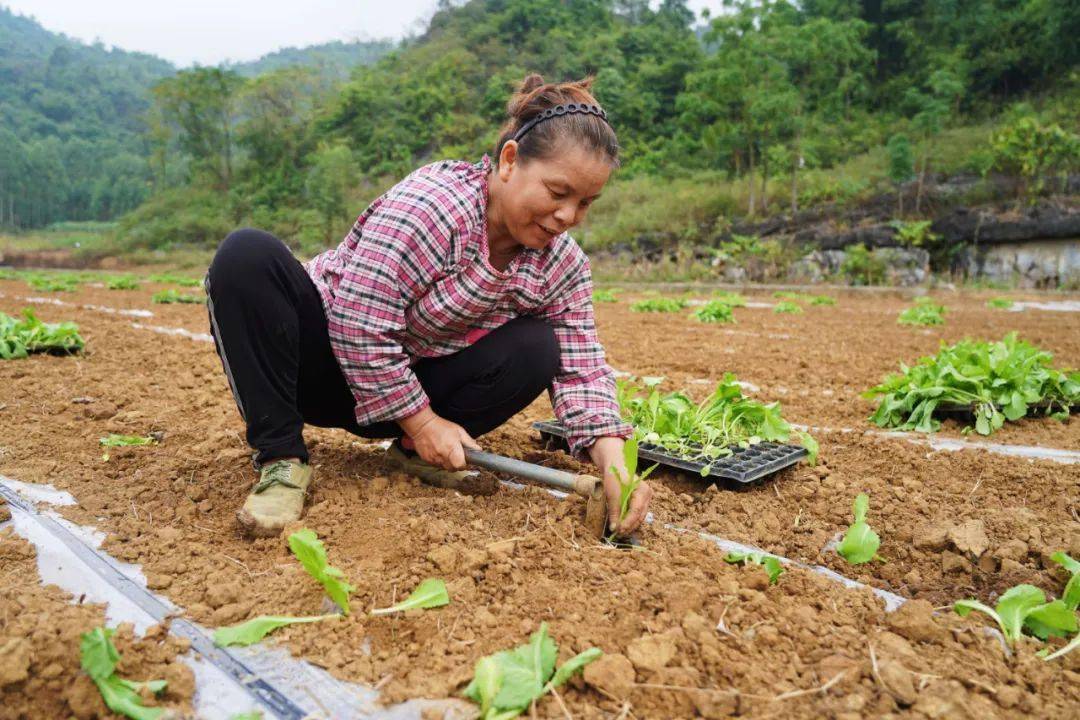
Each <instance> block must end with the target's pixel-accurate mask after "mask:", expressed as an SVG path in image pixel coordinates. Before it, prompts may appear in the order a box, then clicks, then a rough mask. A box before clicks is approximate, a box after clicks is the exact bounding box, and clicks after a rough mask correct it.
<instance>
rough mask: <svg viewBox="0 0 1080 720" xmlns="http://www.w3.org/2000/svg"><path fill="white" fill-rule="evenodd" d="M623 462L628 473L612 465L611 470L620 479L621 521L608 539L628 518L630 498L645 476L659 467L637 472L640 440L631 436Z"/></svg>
mask: <svg viewBox="0 0 1080 720" xmlns="http://www.w3.org/2000/svg"><path fill="white" fill-rule="evenodd" d="M623 462H624V463H625V464H626V475H623V472H622V470H620V469H619V468H617V467H616V466H614V465H612V466H611V472H612V473H614V475H615V477H617V478H618V480H619V523H618V526H616V528H612V533H611V535H610V536H609V537H608V540H614V539H615V536H616V529H617V527H619V526H621V525H622V522H623V520H625V519H626V514H627V512H629V511H630V498H632V497H633V496H634V491H635V490H637V489H638V487H639V486H640V485H641V483H642V482H644V481H645V478H647V477H649V475H650V474H652V471H653V470H655V469H656V468H657V466H658V465H653V466H652V467H651V468H649V469H648V470H646V471H645V472H643V473H641V474H640V475H639V474H638V472H637V464H638V441H637V437H631V438H630V439H629V440H627V441H626V442H625V443H623Z"/></svg>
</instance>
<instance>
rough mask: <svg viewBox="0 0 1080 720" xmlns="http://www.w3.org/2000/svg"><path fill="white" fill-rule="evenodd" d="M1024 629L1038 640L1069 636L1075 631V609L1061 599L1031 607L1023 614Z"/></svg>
mask: <svg viewBox="0 0 1080 720" xmlns="http://www.w3.org/2000/svg"><path fill="white" fill-rule="evenodd" d="M1024 629H1025V630H1027V631H1028V632H1029V633H1031V634H1032V635H1034V636H1035V637H1037V638H1039V639H1040V640H1047V639H1049V638H1051V637H1069V636H1070V635H1072V634H1073V633H1075V632H1076V631H1077V624H1076V611H1075V610H1071V609H1069V607H1068V606H1067V605H1066V604H1065V602H1064V601H1062V600H1054V601H1052V602H1048V603H1046V604H1044V605H1039V606H1037V607H1033V608H1032V609H1031V610H1029V611H1028V612H1027V614H1026V615H1024Z"/></svg>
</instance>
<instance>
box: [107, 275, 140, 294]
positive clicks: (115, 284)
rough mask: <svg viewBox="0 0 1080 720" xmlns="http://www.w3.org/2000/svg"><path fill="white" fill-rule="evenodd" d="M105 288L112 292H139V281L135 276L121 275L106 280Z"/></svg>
mask: <svg viewBox="0 0 1080 720" xmlns="http://www.w3.org/2000/svg"><path fill="white" fill-rule="evenodd" d="M105 287H107V288H108V289H110V290H138V289H139V281H138V280H136V279H135V277H134V276H133V275H119V276H117V277H114V278H109V279H108V280H106V281H105Z"/></svg>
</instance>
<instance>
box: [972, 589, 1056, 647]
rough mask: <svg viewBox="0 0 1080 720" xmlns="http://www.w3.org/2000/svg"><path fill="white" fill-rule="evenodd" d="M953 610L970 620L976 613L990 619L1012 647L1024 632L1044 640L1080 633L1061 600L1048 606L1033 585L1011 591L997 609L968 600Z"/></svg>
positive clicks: (1002, 599) (1039, 591) (1043, 596)
mask: <svg viewBox="0 0 1080 720" xmlns="http://www.w3.org/2000/svg"><path fill="white" fill-rule="evenodd" d="M953 609H954V610H956V612H957V613H958V614H959V615H960V616H961V617H967V616H968V615H969V614H970V613H971V612H972V611H973V610H978V611H979V612H981V613H984V614H986V615H988V616H990V617H991V618H992V619H993V620H994V622H996V623H997V625H998V627H999V628H1001V632H1002V634H1003V635H1004V636H1005V640H1006V642H1008V644H1010V645H1012V644H1014V643H1015V642H1016V641H1017V640H1019V639H1020V636H1021V634H1022V632H1023V630H1025V629H1027V630H1028V631H1029V632H1031V634H1033V635H1035V636H1036V637H1038V638H1041V639H1043V640H1045V639H1047V638H1048V637H1050V636H1052V635H1059V636H1061V637H1065V636H1066V635H1068V634H1071V633H1074V632H1076V631H1077V623H1076V613H1075V612H1074V611H1072V610H1069V609H1068V608H1067V607H1066V606H1065V603H1063V602H1062V601H1061V600H1054V601H1053V602H1049V603H1048V602H1046V596H1045V595H1044V594H1043V591H1042V590H1040V589H1039V588H1037V587H1035V586H1034V585H1026V584H1025V585H1016V586H1015V587H1011V588H1009V589H1008V590H1006V591H1005V593H1004V594H1003V595H1002V596H1001V598H1000V599H999V600H998V602H997V605H995V606H994V607H990V606H989V605H984V604H983V603H981V602H979V601H978V600H974V599H969V600H958V601H957V602H956V603H954V605H953Z"/></svg>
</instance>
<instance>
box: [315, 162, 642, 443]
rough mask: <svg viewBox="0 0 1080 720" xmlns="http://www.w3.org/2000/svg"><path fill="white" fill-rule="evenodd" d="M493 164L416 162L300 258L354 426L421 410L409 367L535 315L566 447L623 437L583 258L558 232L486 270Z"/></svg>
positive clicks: (423, 400)
mask: <svg viewBox="0 0 1080 720" xmlns="http://www.w3.org/2000/svg"><path fill="white" fill-rule="evenodd" d="M490 167H491V159H490V158H489V157H488V156H487V155H484V157H483V159H482V160H481V161H480V162H479V163H476V164H475V165H474V164H472V163H468V162H464V161H455V160H445V161H441V162H436V163H431V164H430V165H425V166H424V167H422V168H420V169H418V170H416V171H415V172H413V173H412V174H411V175H409V176H408V177H406V178H405V179H404V180H402V181H401V182H399V183H398V184H397V185H395V186H394V187H393V188H391V189H390V190H389V191H387V192H386V193H385V194H384V195H383V196H382V197H380V198H378V199H377V200H375V201H374V202H373V203H372V204H371V205H370V206H369V207H368V208H367V209H366V210H365V211H364V212H363V214H362V215H360V217H359V218H357V220H356V223H355V224H354V225H353V228H352V230H350V231H349V234H348V235H347V236H346V237H345V239H344V240H343V241H342V242H341V244H340V245H338V246H337V247H336V248H335V249H333V250H328V251H326V252H324V253H322V254H321V255H319V256H317V257H315V258H313V259H311V260H310V261H309V262H308V263H306V265H305V267H306V269H307V271H308V274H309V275H310V276H311V279H312V280H313V281H314V282H315V285H316V287H318V289H319V293H320V294H321V295H322V301H323V308H324V309H325V310H326V317H327V320H328V322H329V331H330V344H331V346H332V348H333V351H334V355H335V357H336V358H337V361H338V364H339V365H340V366H341V370H342V372H343V373H344V375H345V377H346V379H347V380H348V381H349V385H350V387H351V388H352V391H353V396H354V397H355V399H356V420H357V422H358V423H359V424H360V425H362V426H363V425H370V424H372V423H374V422H378V421H382V420H396V419H400V418H403V417H408V416H409V415H413V414H415V413H417V412H419V411H420V410H422V409H423V408H424V407H426V406H427V405H428V404H429V401H428V398H427V395H426V394H425V393H424V390H423V388H422V387H421V386H420V382H419V381H418V380H417V378H416V375H415V374H414V373H413V371H412V369H411V365H412V364H413V363H415V362H416V361H417V360H419V359H420V358H425V357H440V356H443V355H449V354H451V353H454V352H457V351H459V350H461V349H463V348H465V347H468V346H469V345H470V344H472V343H473V342H475V341H476V340H478V339H479V338H480V337H482V336H483V335H484V334H485V333H487V332H490V331H491V330H494V329H495V328H497V327H499V326H500V325H502V324H503V323H505V322H507V321H509V320H511V319H513V318H515V317H518V316H520V315H532V316H535V317H538V318H541V319H543V320H545V321H547V322H548V323H550V324H551V325H552V327H553V328H554V329H555V336H556V337H557V338H558V341H559V348H560V351H561V361H560V366H559V370H558V373H557V374H556V377H555V380H554V382H553V383H552V386H551V389H550V396H551V404H552V406H553V407H554V409H555V415H556V417H558V419H559V420H560V421H561V422H562V423H563V425H565V426H566V428H567V429H568V430H569V433H570V447H571V450H572V452H574V453H575V454H578V453H580V452H581V451H582V450H583V449H584V448H586V447H587V446H589V445H590V444H591V443H592V441H593V440H594V439H595V438H597V437H603V436H618V437H624V438H625V437H628V436H629V434H630V432H631V427H630V426H629V425H628V424H626V423H624V422H623V421H622V420H621V419H620V417H619V407H618V403H617V401H616V399H615V381H614V373H613V372H612V370H611V368H610V367H608V365H607V363H606V362H604V350H603V348H602V347H601V346H600V342H599V341H598V339H597V336H596V324H595V322H594V320H593V308H592V277H591V274H590V271H589V262H588V258H586V256H585V253H584V252H583V251H582V250H581V248H580V247H578V245H577V243H575V242H574V240H573V239H572V238H571V237H570V236H569V235H568V234H565V233H564V234H562V235H560V236H558V237H557V238H555V239H554V240H552V241H551V244H550V245H548V247H547V248H545V249H544V250H531V249H528V248H525V249H523V250H522V251H521V252H520V253H519V254H518V256H517V257H516V258H515V259H514V260H513V261H512V262H511V263H510V265H509V266H508V267H507V268H506V270H505V271H499V270H496V269H495V268H494V267H492V265H491V263H490V261H489V258H488V242H487V223H486V217H485V216H486V211H487V196H488V188H487V173H488V170H489V169H490Z"/></svg>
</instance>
